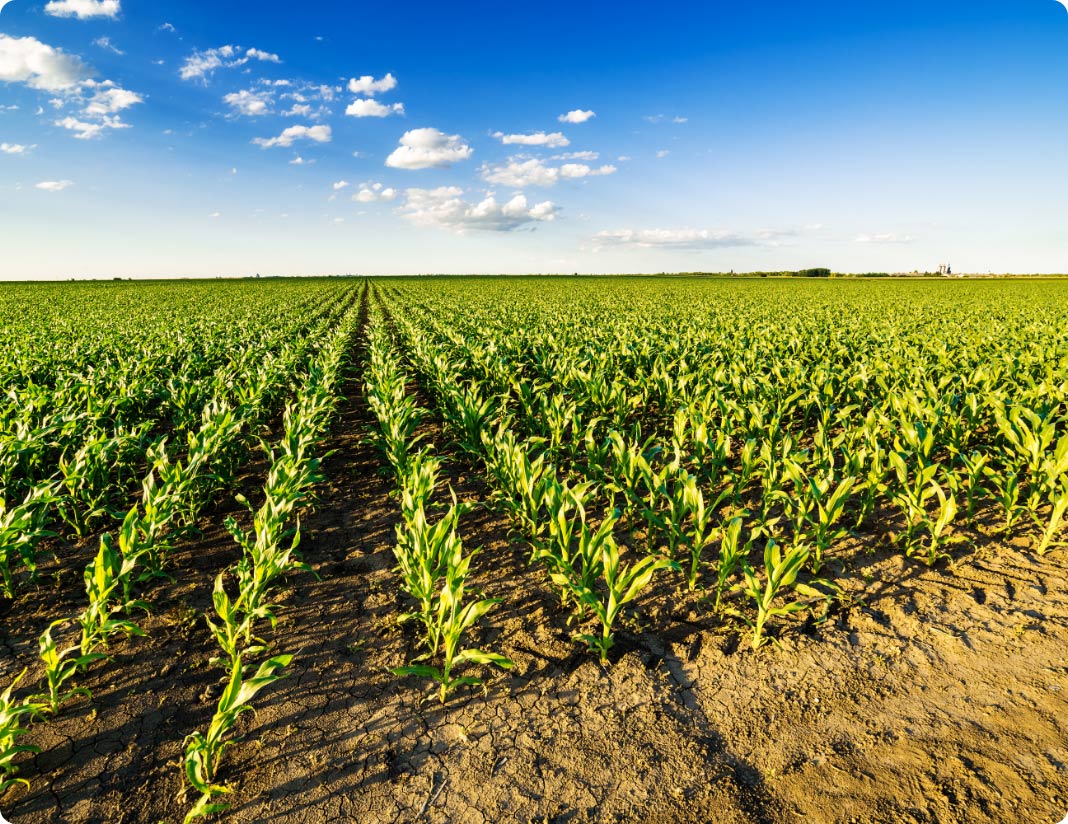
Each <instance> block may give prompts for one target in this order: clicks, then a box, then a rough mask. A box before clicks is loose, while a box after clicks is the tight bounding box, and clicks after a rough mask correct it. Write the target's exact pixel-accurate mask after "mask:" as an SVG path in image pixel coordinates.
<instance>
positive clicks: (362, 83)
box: [349, 74, 397, 97]
mask: <svg viewBox="0 0 1068 824" xmlns="http://www.w3.org/2000/svg"><path fill="white" fill-rule="evenodd" d="M395 88H397V78H395V77H394V76H393V75H392V74H387V75H386V76H385V77H383V78H381V79H379V80H375V79H374V77H372V76H371V75H369V74H365V75H364V76H363V77H353V78H351V79H350V80H349V91H350V92H352V93H353V94H363V95H367V96H368V97H374V96H375V95H376V94H379V93H380V92H388V91H392V90H393V89H395Z"/></svg>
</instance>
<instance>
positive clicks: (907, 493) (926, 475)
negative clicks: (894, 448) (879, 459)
mask: <svg viewBox="0 0 1068 824" xmlns="http://www.w3.org/2000/svg"><path fill="white" fill-rule="evenodd" d="M889 460H890V465H891V466H892V467H893V469H894V472H895V473H896V474H897V480H898V485H897V487H896V488H895V489H894V490H893V491H891V493H890V499H891V500H892V501H893V502H894V503H895V504H896V505H897V507H898V508H899V509H900V510H901V511H902V513H903V514H904V516H905V535H904V539H905V552H906V553H909V554H911V552H912V551H913V550H914V548H915V547H914V544H915V535H916V529H917V528H918V527H919V526H920V525H921V524H923V523H925V522H926V521H927V502H928V501H929V500H930V499H931V498H932V497H934V494H935V492H934V487H933V486H932V483H931V482H932V481H933V480H934V476H935V475H936V474H937V472H938V468H939V465H938V464H930V465H928V466H922V465H921V466H920V467H918V468H917V470H916V471H915V472H912V473H910V472H909V469H908V467H907V466H906V464H905V459H904V458H903V457H901V455H900V454H898V453H897V452H891V453H890V458H889Z"/></svg>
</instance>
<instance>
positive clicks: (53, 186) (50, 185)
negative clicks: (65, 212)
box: [34, 180, 74, 192]
mask: <svg viewBox="0 0 1068 824" xmlns="http://www.w3.org/2000/svg"><path fill="white" fill-rule="evenodd" d="M73 185H74V181H73V180H42V181H41V182H40V183H38V184H37V185H36V186H35V187H34V188H35V189H40V190H41V191H42V192H62V191H63V190H64V189H69V188H70V187H71V186H73Z"/></svg>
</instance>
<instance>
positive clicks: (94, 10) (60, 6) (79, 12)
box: [45, 0, 122, 20]
mask: <svg viewBox="0 0 1068 824" xmlns="http://www.w3.org/2000/svg"><path fill="white" fill-rule="evenodd" d="M120 11H122V7H121V5H120V3H119V0H52V1H51V2H50V3H47V4H46V5H45V13H46V14H51V15H52V16H53V17H77V18H78V19H79V20H89V19H90V18H93V17H112V18H114V17H118V16H119V12H120Z"/></svg>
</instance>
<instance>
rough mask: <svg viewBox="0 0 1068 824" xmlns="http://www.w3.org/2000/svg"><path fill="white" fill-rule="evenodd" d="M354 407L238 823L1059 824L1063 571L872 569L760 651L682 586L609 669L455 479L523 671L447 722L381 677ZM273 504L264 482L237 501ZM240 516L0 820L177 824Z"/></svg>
mask: <svg viewBox="0 0 1068 824" xmlns="http://www.w3.org/2000/svg"><path fill="white" fill-rule="evenodd" d="M346 392H347V394H348V395H349V397H350V398H351V401H349V402H346V403H345V404H343V406H342V407H341V409H340V415H339V420H338V422H337V424H336V426H335V427H334V429H333V435H332V436H331V437H330V440H329V443H328V444H327V446H328V448H330V449H333V450H335V451H334V453H333V454H332V455H331V456H330V458H329V459H328V460H327V461H326V462H325V464H324V470H325V474H326V476H327V477H328V478H329V479H330V480H329V481H328V482H327V483H326V484H324V486H323V487H322V488H320V490H319V499H320V500H319V504H318V506H317V507H316V508H315V509H314V511H311V512H308V513H305V515H304V517H303V519H302V533H303V536H304V539H303V541H302V543H301V550H302V552H303V554H304V556H305V559H306V560H307V561H308V562H309V563H311V564H312V566H313V567H314V568H315V570H316V573H317V575H318V578H315V577H313V576H311V575H301V576H298V577H295V578H293V579H292V580H290V581H289V582H288V589H286V590H285V591H284V592H283V593H281V594H280V595H279V602H280V604H281V607H280V609H279V616H280V620H279V622H278V626H277V628H276V629H275V630H274V631H271V632H269V633H268V635H269V638H270V640H271V642H272V646H273V649H272V652H275V653H282V652H288V653H292V654H293V655H294V660H293V662H292V664H291V665H290V667H288V669H287V671H288V677H287V678H286V679H285V680H283V681H281V682H279V683H278V684H276V685H274V686H273V687H271V688H269V689H267V690H265V691H264V692H262V693H260V695H259V696H258V698H257V700H256V701H255V704H256V707H257V710H256V712H255V713H248V714H246V715H245V716H243V717H242V719H241V722H240V726H239V730H240V733H241V738H240V740H239V741H238V742H237V743H236V744H235V745H234V746H233V747H232V748H231V749H229V750H228V751H227V753H226V756H225V758H224V762H223V767H222V774H221V776H220V777H221V779H222V780H223V781H226V782H228V783H229V784H230V786H231V787H232V788H233V790H234V792H233V794H232V796H230V797H229V798H228V800H229V801H230V803H231V805H232V806H231V808H230V810H229V812H228V813H227V814H226V815H225V816H224V817H223V818H224V820H227V821H232V822H273V823H276V824H289V823H290V822H292V823H293V824H296V823H297V822H299V823H300V824H318V822H345V821H353V822H356V821H358V822H361V824H372V823H377V822H415V821H425V822H464V823H465V824H466V822H472V824H480V823H481V822H486V823H487V824H489V822H500V821H518V822H576V823H577V822H624V821H636V822H637V821H641V822H709V824H711V823H712V822H716V823H717V824H719V823H722V824H733V823H734V822H738V824H741V822H754V823H755V824H778V822H791V821H799V822H800V821H807V822H820V823H822V822H826V823H827V824H832V823H833V824H846V823H847V822H858V823H859V822H864V824H879V823H880V822H885V823H886V824H890V823H891V822H893V823H894V824H897V822H910V823H911V822H917V823H918V822H924V823H925V824H926V823H928V822H933V823H936V824H951V823H952V822H993V823H995V824H1001V822H1004V824H1009V823H1010V822H1011V824H1021V822H1037V823H1038V824H1054V822H1056V821H1059V820H1060V819H1061V817H1062V816H1063V815H1064V814H1065V812H1066V811H1068V580H1066V578H1068V576H1066V573H1065V569H1064V566H1065V554H1064V552H1063V550H1058V551H1057V552H1054V553H1051V554H1049V555H1047V556H1046V558H1045V559H1037V558H1035V557H1033V556H1032V555H1031V554H1030V553H1029V552H1028V551H1027V550H1026V548H1024V547H1022V546H1014V545H1004V544H998V543H989V544H987V545H985V546H983V547H982V548H981V549H979V550H976V551H973V552H970V553H969V554H967V555H965V556H963V557H962V558H961V559H960V560H958V561H957V562H956V563H955V565H953V566H952V567H951V568H948V567H945V566H943V567H941V568H935V569H928V568H927V567H925V566H923V565H921V564H919V563H917V562H915V561H911V560H908V559H905V558H902V557H901V556H900V555H898V554H895V553H893V552H891V551H889V550H887V549H880V548H874V549H872V550H870V551H866V552H863V553H860V554H858V555H856V556H855V557H854V558H853V559H852V562H851V564H850V569H849V571H848V572H847V573H846V574H845V575H844V576H843V577H842V578H840V579H838V580H839V583H842V584H843V585H844V586H845V588H846V589H847V591H848V592H849V594H850V596H851V598H850V599H848V600H849V603H850V606H848V607H842V608H840V609H838V610H837V611H836V612H835V613H834V614H833V615H832V617H831V618H830V619H828V620H827V621H826V622H824V623H821V624H815V623H813V622H811V621H810V622H808V623H806V624H803V625H802V624H800V623H797V622H795V623H793V624H791V625H790V626H789V628H788V629H787V631H785V632H783V633H782V634H781V636H780V638H779V646H777V647H776V646H770V645H769V646H767V647H764V648H762V649H760V650H753V649H751V647H750V645H749V643H748V640H747V638H746V637H743V636H741V635H740V634H739V632H738V631H737V629H736V628H734V629H731V628H725V627H723V626H722V625H720V623H719V622H717V621H716V620H713V619H712V618H711V617H710V616H709V614H708V610H707V608H706V607H705V606H704V605H703V604H702V602H701V601H700V599H699V598H697V597H695V596H690V595H687V594H684V593H680V591H679V589H678V588H677V587H676V586H675V582H674V581H672V582H668V581H667V580H666V579H665V580H664V581H663V583H662V585H660V586H659V587H658V588H657V589H656V590H655V592H653V594H652V595H651V597H649V598H645V599H643V600H642V603H641V613H640V614H638V615H636V616H632V617H631V619H630V620H629V621H628V624H627V627H626V628H625V629H624V630H623V631H622V632H621V633H620V640H619V643H618V644H617V646H616V648H615V649H614V650H613V654H612V658H611V663H609V664H607V665H603V666H602V665H601V664H600V663H599V662H598V661H597V660H596V659H595V658H593V657H591V656H590V655H589V654H588V653H587V652H585V651H584V649H583V648H581V647H580V646H579V645H577V644H576V643H575V642H574V641H572V640H571V637H570V635H571V633H572V632H573V631H574V628H569V627H567V625H566V612H565V611H563V610H561V609H560V607H559V604H558V602H557V599H556V597H555V596H554V595H553V594H552V592H551V590H550V588H549V586H548V584H547V581H546V579H545V577H544V572H543V571H542V570H541V569H539V568H537V567H530V566H528V565H527V562H526V559H527V550H526V548H525V547H524V546H523V545H521V544H518V543H515V542H513V541H511V540H510V539H509V530H508V522H507V520H506V519H505V518H504V517H503V516H501V515H499V514H497V513H495V512H494V511H493V510H492V509H491V508H489V507H487V506H484V505H479V504H478V503H477V502H478V501H481V500H484V499H485V498H486V496H487V491H486V489H485V488H484V487H481V486H480V484H479V482H478V481H477V480H476V479H475V478H474V473H473V472H471V470H470V467H469V466H466V465H465V463H464V462H463V461H462V460H460V459H454V460H452V461H451V462H450V464H449V466H450V467H451V470H450V471H451V472H452V482H453V485H454V487H455V488H456V490H457V493H458V495H459V496H460V498H461V499H464V500H469V501H472V502H475V503H476V508H475V509H474V510H473V511H472V512H470V513H469V514H467V515H466V516H464V518H463V519H462V524H463V533H464V540H465V546H468V547H476V546H481V547H482V551H481V552H480V554H479V555H478V556H477V557H476V561H475V564H474V565H473V568H472V575H471V580H472V581H473V582H474V581H477V582H479V583H480V584H481V585H482V586H483V588H484V591H485V593H486V595H487V596H497V597H501V598H504V603H502V604H501V605H500V606H499V607H498V608H496V609H495V610H494V611H492V612H490V613H489V614H488V615H487V616H486V617H485V618H484V619H483V620H482V622H481V623H480V625H479V629H478V631H477V633H476V637H475V641H477V643H478V645H479V646H480V647H482V648H485V649H491V650H493V651H497V652H502V653H504V654H506V655H508V656H509V657H511V658H512V659H513V660H514V661H515V668H514V669H513V670H512V671H510V672H503V671H499V670H497V671H490V670H485V671H483V672H482V674H483V675H484V676H486V678H487V680H486V683H485V685H484V687H482V688H468V689H461V690H460V691H459V692H458V693H457V694H455V695H454V696H453V697H451V698H450V700H449V701H448V703H446V704H445V705H444V706H442V705H441V704H439V703H438V702H437V700H436V698H435V697H434V696H433V695H432V693H431V688H430V687H429V686H428V684H427V682H425V681H420V680H418V679H414V678H403V679H401V678H396V677H394V676H393V675H391V674H390V672H389V669H390V668H391V667H396V666H400V665H403V664H405V663H407V662H408V661H409V660H410V658H411V657H412V655H413V654H414V652H413V650H414V649H415V643H414V634H413V633H414V631H413V630H412V629H411V628H410V627H403V626H398V625H397V623H396V616H397V615H398V614H399V613H400V612H401V611H403V610H404V609H405V608H406V606H407V605H406V603H405V601H404V599H403V598H402V597H401V595H400V594H399V592H398V586H397V578H396V576H395V574H394V573H393V572H392V566H393V557H392V553H391V546H392V543H393V540H394V533H393V529H394V524H395V523H396V521H397V518H398V515H399V513H398V507H397V503H396V501H395V500H394V499H393V498H391V497H390V495H389V492H390V489H391V487H392V481H391V480H390V479H389V478H388V477H386V476H384V475H381V474H379V468H380V466H381V463H382V462H381V459H380V457H379V456H378V455H377V454H376V453H375V451H374V450H373V448H372V447H371V446H369V445H367V444H366V443H364V442H363V436H364V433H365V430H366V427H367V425H368V424H369V421H370V417H369V412H368V410H367V409H366V407H365V406H364V404H363V402H362V400H360V399H359V393H358V391H357V389H356V386H355V384H350V385H349V386H348V387H347V390H346ZM439 441H440V439H439ZM260 481H262V467H259V474H257V467H252V468H250V471H249V474H248V476H247V478H246V486H247V491H248V492H249V493H251V494H254V491H255V487H256V484H257V482H260ZM226 514H234V515H236V516H239V517H241V516H242V510H241V509H240V507H238V506H237V505H236V504H230V503H224V504H223V505H222V506H220V507H218V508H216V509H215V510H214V511H212V512H211V513H209V515H208V516H207V517H206V518H205V520H204V523H203V525H202V526H203V535H202V537H200V538H199V539H197V540H195V541H191V542H188V543H186V544H185V545H183V546H182V548H181V549H180V551H179V553H178V556H177V563H176V565H175V572H176V580H175V581H173V582H161V583H160V584H158V585H157V586H155V587H153V588H152V589H151V590H150V591H149V592H148V593H147V600H149V601H150V602H151V603H152V604H153V605H154V611H153V613H152V614H151V615H149V616H146V617H145V618H144V620H143V621H142V622H141V623H142V626H143V628H144V629H145V630H146V632H147V633H148V634H147V637H145V638H132V639H129V640H126V641H122V642H120V643H116V644H115V645H114V646H113V648H112V650H111V654H112V656H113V660H112V661H110V662H105V663H103V664H99V665H97V666H95V667H94V668H92V669H91V670H90V671H89V672H88V673H87V674H86V676H85V677H84V678H83V680H82V681H81V682H80V684H81V685H82V686H86V687H89V688H90V689H91V690H92V693H93V696H92V700H91V701H89V700H86V699H77V700H75V701H72V702H71V703H69V704H67V705H66V706H65V707H64V708H63V710H62V712H61V714H60V715H59V716H58V717H57V718H56V719H55V720H54V721H51V722H49V723H46V724H36V725H34V726H33V728H32V732H31V733H30V734H29V735H27V736H25V738H24V739H23V743H27V744H33V745H36V746H38V747H40V748H41V753H40V754H39V755H36V756H25V757H24V758H23V759H22V761H21V762H20V764H21V772H20V776H21V777H23V778H26V779H29V781H30V782H31V788H30V789H29V790H26V789H24V788H22V787H18V788H15V789H12V790H9V791H8V792H7V794H6V795H3V796H0V810H2V811H3V814H4V815H6V816H7V818H8V819H9V820H10V821H11V822H12V824H45V823H46V822H57V823H62V824H85V823H87V822H108V824H135V823H137V822H146V824H154V823H155V822H163V821H165V822H172V824H173V823H176V822H179V821H181V820H182V818H183V816H184V814H185V811H186V810H187V809H188V807H189V805H190V804H191V802H192V800H193V799H192V798H191V797H190V796H188V795H187V794H186V792H185V790H184V783H183V780H184V779H183V775H182V773H181V770H180V756H181V753H182V743H183V739H184V738H185V736H186V735H188V734H189V733H190V732H191V731H193V730H196V729H201V730H203V729H205V728H206V726H207V724H208V722H209V720H210V717H211V713H212V710H213V704H214V702H215V699H216V698H217V697H218V694H219V691H220V690H221V688H222V685H223V681H222V677H223V673H222V671H221V669H220V668H219V667H217V666H213V665H211V664H210V663H209V659H210V658H211V657H212V655H213V654H214V652H215V651H214V649H213V642H212V641H211V638H210V635H209V634H208V632H207V629H206V627H205V625H204V622H203V619H202V617H201V616H202V615H203V614H204V611H205V610H207V609H210V607H211V589H212V584H213V580H214V576H215V575H216V574H217V573H218V572H219V571H221V570H222V569H224V568H225V567H226V566H227V565H229V564H231V563H232V562H233V561H234V560H236V559H237V557H238V556H239V549H238V547H237V545H236V544H235V543H234V542H233V540H232V539H231V537H230V536H229V534H228V533H227V532H226V531H225V529H223V527H222V521H223V519H224V517H225V516H226ZM94 548H95V544H94V543H93V542H92V541H87V542H83V544H82V545H80V546H73V547H67V548H66V550H65V551H64V552H61V553H60V560H59V561H58V562H57V564H56V566H55V567H54V568H49V569H46V570H45V574H44V575H43V577H42V582H41V584H40V585H39V586H38V587H37V588H36V589H31V590H29V591H27V592H25V593H24V594H23V595H21V596H20V598H19V599H18V601H16V602H15V603H14V604H13V605H12V606H11V608H10V609H9V610H7V611H6V612H5V613H3V614H0V655H2V657H0V684H5V685H6V684H7V683H9V682H10V680H11V678H12V677H13V676H14V675H15V674H17V672H18V671H20V670H21V669H22V667H23V666H29V668H30V672H29V673H28V675H27V679H28V680H27V682H26V683H31V682H33V680H34V679H37V678H39V677H40V669H39V666H38V665H37V663H36V657H35V656H36V639H37V637H38V635H39V634H40V632H41V631H42V630H43V629H44V628H45V627H46V626H47V625H48V622H49V621H50V620H51V619H52V618H54V617H56V616H57V615H63V614H69V613H73V612H75V611H76V610H77V609H78V608H79V596H80V595H81V594H82V593H81V588H80V569H81V567H82V566H84V564H85V562H86V561H87V560H88V558H89V557H91V554H92V552H93V549H94ZM25 692H26V690H25V688H23V689H22V690H20V693H19V694H20V695H21V694H24V693H25Z"/></svg>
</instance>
